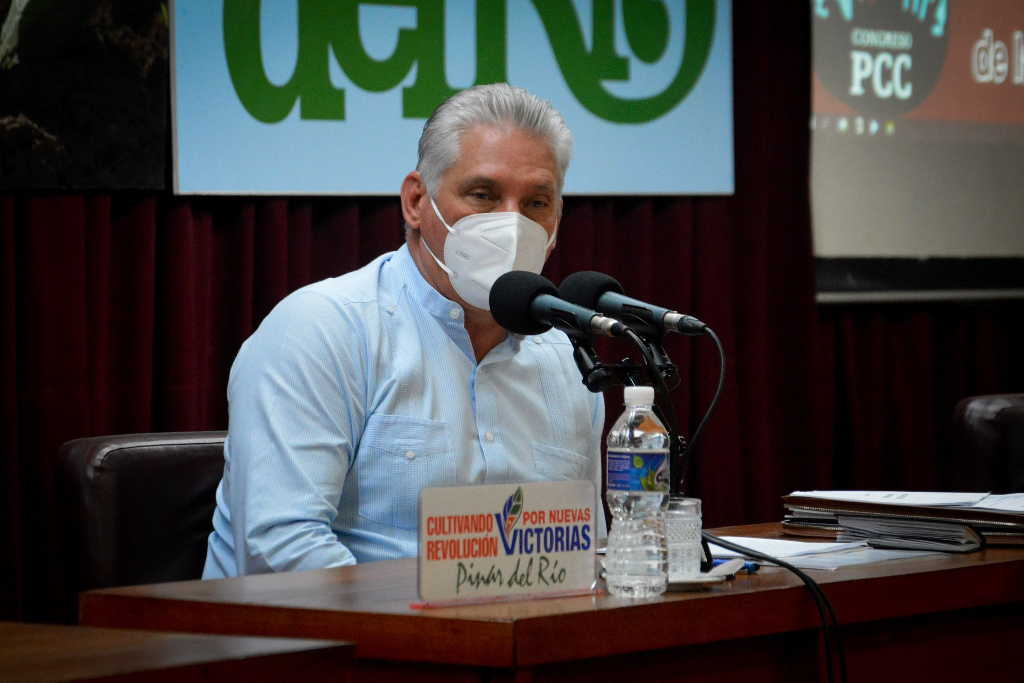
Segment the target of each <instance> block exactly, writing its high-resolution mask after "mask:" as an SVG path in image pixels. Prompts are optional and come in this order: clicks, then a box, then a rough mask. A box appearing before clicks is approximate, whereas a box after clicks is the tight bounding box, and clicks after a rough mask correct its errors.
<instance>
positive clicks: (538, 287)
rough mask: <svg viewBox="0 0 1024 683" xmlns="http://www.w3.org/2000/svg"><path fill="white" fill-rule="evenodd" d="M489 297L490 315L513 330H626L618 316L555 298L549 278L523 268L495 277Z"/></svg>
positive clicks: (616, 332) (610, 332)
mask: <svg viewBox="0 0 1024 683" xmlns="http://www.w3.org/2000/svg"><path fill="white" fill-rule="evenodd" d="M489 299H490V306H491V315H493V316H494V319H495V320H496V321H497V322H498V324H499V325H501V326H502V327H504V328H505V329H506V330H509V331H510V332H515V333H516V334H540V333H542V332H547V331H548V330H550V329H551V328H552V327H557V328H558V329H560V330H562V331H564V332H566V333H568V334H569V335H570V336H573V335H580V334H584V335H591V334H602V335H605V336H607V337H618V336H621V335H623V334H626V326H625V325H623V324H622V323H620V322H619V321H618V320H615V319H614V318H608V317H606V316H603V315H601V314H600V313H598V312H597V311H593V310H590V309H589V308H584V307H583V306H577V305H576V304H573V303H569V302H568V301H565V300H563V299H560V298H558V289H556V288H555V285H554V284H553V283H552V282H551V280H549V279H547V278H546V277H544V276H543V275H537V274H536V273H529V272H527V271H525V270H512V271H509V272H507V273H505V274H504V275H502V276H501V277H499V278H498V279H497V280H495V281H494V285H493V286H492V287H491V294H490V298H489Z"/></svg>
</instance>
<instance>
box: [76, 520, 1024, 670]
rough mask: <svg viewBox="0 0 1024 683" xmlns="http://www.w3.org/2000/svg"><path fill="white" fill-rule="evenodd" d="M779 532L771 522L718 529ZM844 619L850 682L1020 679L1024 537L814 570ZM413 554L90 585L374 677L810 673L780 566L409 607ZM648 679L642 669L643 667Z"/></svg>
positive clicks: (807, 620) (810, 626)
mask: <svg viewBox="0 0 1024 683" xmlns="http://www.w3.org/2000/svg"><path fill="white" fill-rule="evenodd" d="M719 533H723V534H728V535H751V536H773V535H775V536H777V535H778V533H779V532H778V525H775V524H771V525H754V526H748V527H734V528H730V529H722V530H719ZM810 573H811V574H812V575H813V576H814V577H815V578H816V579H817V580H818V581H819V583H820V584H821V585H822V587H823V589H824V591H825V593H826V594H827V595H828V597H829V598H830V600H831V601H832V604H833V606H834V607H835V611H836V614H837V616H838V619H839V621H840V622H841V623H842V624H844V625H845V626H844V629H843V631H844V635H845V640H846V643H847V650H848V659H849V666H848V669H849V672H850V680H851V681H858V680H868V681H872V683H878V682H879V681H885V680H900V681H915V680H928V681H947V680H948V681H956V682H957V683H963V681H964V680H965V678H966V677H973V676H978V675H982V673H981V672H983V675H984V678H985V680H986V682H988V681H993V680H995V681H1002V680H1007V681H1011V680H1012V681H1020V680H1022V674H1021V671H1022V668H1021V666H1020V665H1019V664H1015V662H1019V661H1020V660H1019V659H1018V658H1016V657H1015V656H1014V651H1015V650H1016V648H1019V647H1020V644H1021V643H1024V618H1022V617H1024V548H992V549H987V550H983V551H981V552H978V553H972V554H969V555H939V556H929V557H927V558H917V559H913V560H897V561H890V562H885V563H880V564H875V565H869V566H860V567H851V568H847V569H841V570H838V571H835V572H825V571H812V572H810ZM415 599H416V562H415V560H397V561H392V562H378V563H371V564H366V565H361V566H355V567H346V568H341V569H331V570H319V571H310V572H300V573H292V574H279V575H263V576H249V577H242V578H238V579H225V580H219V581H191V582H183V583H168V584H157V585H151V586H138V587H128V588H114V589H106V590H98V591H91V592H88V593H83V594H82V596H81V600H80V608H81V609H80V611H81V621H82V622H83V623H86V624H93V625H104V626H128V627H136V628H150V629H167V630H174V631H197V632H208V633H231V634H250V635H273V636H297V637H315V638H332V639H345V640H351V641H354V642H355V643H356V657H357V659H356V661H355V662H354V666H355V667H356V671H357V674H356V675H358V674H359V672H369V671H372V672H373V673H374V675H375V676H376V677H377V678H385V677H387V676H388V675H392V676H393V677H394V678H396V679H402V678H404V677H406V676H408V675H409V673H410V672H415V673H416V674H417V676H418V677H419V678H421V679H423V678H436V679H437V680H496V679H502V678H506V677H511V678H515V679H516V680H520V681H522V680H559V681H564V680H581V681H582V680H586V681H593V680H594V679H595V678H606V679H612V678H618V679H619V680H629V681H632V680H637V681H640V680H644V681H646V680H670V679H671V678H672V675H671V674H676V673H678V674H680V675H682V674H685V675H686V677H685V679H686V680H694V681H703V680H707V681H716V682H720V681H723V680H725V681H728V680H745V681H750V680H751V679H753V678H755V677H756V680H757V682H758V683H765V682H767V681H805V680H806V681H811V680H815V678H816V677H817V675H818V673H819V665H820V662H819V654H818V653H819V647H818V640H819V635H818V633H817V631H816V630H815V629H817V627H818V626H819V624H820V621H819V617H818V614H817V611H816V609H815V606H814V603H813V601H812V600H811V598H810V596H809V595H808V593H807V591H806V589H805V588H804V587H803V585H802V584H801V583H800V581H799V580H798V579H797V578H796V577H794V576H792V575H791V574H789V573H788V572H785V571H784V570H782V569H778V568H762V570H761V571H760V572H759V573H757V574H755V575H751V576H739V577H737V578H736V579H735V580H734V581H730V582H727V583H724V584H718V585H715V586H713V587H711V588H710V589H709V590H707V591H704V592H699V593H672V594H666V595H664V596H661V597H659V598H655V599H650V600H640V601H630V600H626V599H621V598H613V597H611V596H607V595H595V596H586V597H575V598H558V599H547V600H534V601H525V602H510V603H499V604H491V605H477V606H463V607H448V608H442V609H428V610H416V609H412V608H410V606H409V605H410V603H411V602H413V601H414V600H415ZM645 669H646V670H648V671H649V672H650V674H651V675H653V676H654V677H653V678H644V677H643V674H642V671H641V670H645Z"/></svg>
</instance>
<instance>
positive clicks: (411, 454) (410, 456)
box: [405, 451, 416, 460]
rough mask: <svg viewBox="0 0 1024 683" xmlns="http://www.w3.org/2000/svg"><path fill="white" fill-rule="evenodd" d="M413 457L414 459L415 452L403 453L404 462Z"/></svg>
mask: <svg viewBox="0 0 1024 683" xmlns="http://www.w3.org/2000/svg"><path fill="white" fill-rule="evenodd" d="M415 457H416V452H415V451H406V452H405V458H406V460H412V459H413V458H415Z"/></svg>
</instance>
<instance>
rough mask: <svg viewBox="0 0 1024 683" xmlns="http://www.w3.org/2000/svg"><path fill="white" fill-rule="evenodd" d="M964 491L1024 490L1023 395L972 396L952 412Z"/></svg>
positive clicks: (1001, 491)
mask: <svg viewBox="0 0 1024 683" xmlns="http://www.w3.org/2000/svg"><path fill="white" fill-rule="evenodd" d="M953 438H954V445H955V447H956V449H957V452H956V454H955V460H956V462H957V463H959V467H958V468H957V469H958V471H959V475H958V477H957V481H956V486H957V488H958V490H961V491H992V492H993V493H1010V492H1018V491H1024V394H988V395H983V396H970V397H968V398H965V399H963V400H962V401H960V402H959V403H957V405H956V408H955V410H954V411H953Z"/></svg>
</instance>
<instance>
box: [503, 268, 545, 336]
mask: <svg viewBox="0 0 1024 683" xmlns="http://www.w3.org/2000/svg"><path fill="white" fill-rule="evenodd" d="M541 294H550V295H552V296H558V289H556V288H555V285H554V284H553V283H552V282H551V280H549V279H547V278H546V277H544V276H543V275H537V274H536V273H529V272H527V271H525V270H511V271H509V272H507V273H505V274H504V275H502V276H501V277H499V278H498V279H497V280H495V281H494V285H493V286H492V287H491V294H490V298H489V301H490V305H491V315H493V316H494V319H495V320H496V321H497V322H498V324H499V325H501V326H502V327H504V328H505V329H506V330H509V331H510V332H515V333H516V334H540V333H542V332H547V331H548V330H550V329H551V325H547V324H545V323H542V322H540V321H538V320H536V319H535V318H534V317H533V314H532V312H531V311H530V305H531V304H532V303H533V300H534V299H536V298H537V297H538V296H540V295H541Z"/></svg>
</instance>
